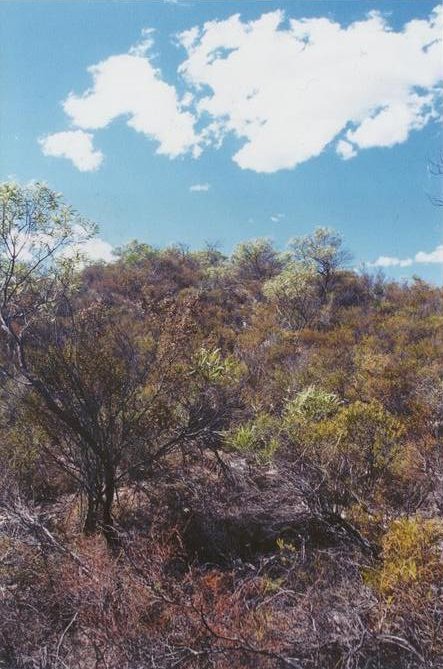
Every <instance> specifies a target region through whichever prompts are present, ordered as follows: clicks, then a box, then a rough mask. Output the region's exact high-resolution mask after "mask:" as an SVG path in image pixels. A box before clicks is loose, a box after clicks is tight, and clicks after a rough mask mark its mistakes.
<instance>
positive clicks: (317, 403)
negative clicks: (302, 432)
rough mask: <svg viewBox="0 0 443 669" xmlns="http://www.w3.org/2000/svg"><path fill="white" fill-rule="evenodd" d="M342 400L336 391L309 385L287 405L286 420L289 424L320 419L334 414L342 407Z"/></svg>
mask: <svg viewBox="0 0 443 669" xmlns="http://www.w3.org/2000/svg"><path fill="white" fill-rule="evenodd" d="M341 404H342V402H341V400H340V399H339V398H338V397H337V395H335V394H334V393H328V392H326V391H325V390H322V389H321V388H315V387H314V386H309V387H308V388H305V390H302V391H301V392H299V393H297V395H296V396H295V398H294V399H293V400H291V401H290V402H288V403H287V404H286V407H285V421H286V423H287V424H288V425H290V424H294V423H299V422H306V421H314V422H317V421H320V420H324V419H325V418H329V417H331V416H333V415H334V414H335V413H337V411H338V410H339V408H340V405H341Z"/></svg>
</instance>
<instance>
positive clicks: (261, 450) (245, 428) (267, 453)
mask: <svg viewBox="0 0 443 669" xmlns="http://www.w3.org/2000/svg"><path fill="white" fill-rule="evenodd" d="M278 437H279V427H278V422H277V420H276V419H275V418H273V417H272V416H270V415H269V414H265V413H262V414H259V415H258V416H257V417H256V418H255V420H253V421H250V422H248V423H245V424H243V425H239V426H237V427H235V428H234V429H233V430H231V431H230V432H228V434H227V435H226V443H227V445H228V446H229V447H230V448H232V449H233V450H235V451H238V452H239V453H242V454H243V455H252V456H253V457H254V458H256V460H257V461H258V462H259V463H261V464H267V463H269V462H271V461H272V459H273V457H274V455H275V453H276V451H277V450H278V448H279V439H278Z"/></svg>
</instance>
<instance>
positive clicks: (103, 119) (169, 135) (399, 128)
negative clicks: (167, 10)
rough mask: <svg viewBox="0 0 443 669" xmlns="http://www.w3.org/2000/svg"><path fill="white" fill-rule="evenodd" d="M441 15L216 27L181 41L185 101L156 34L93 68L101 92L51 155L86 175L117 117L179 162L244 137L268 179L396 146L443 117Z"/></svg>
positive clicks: (74, 100)
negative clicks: (167, 71) (315, 161)
mask: <svg viewBox="0 0 443 669" xmlns="http://www.w3.org/2000/svg"><path fill="white" fill-rule="evenodd" d="M181 4H183V3H181ZM442 17H443V8H442V7H436V9H435V10H434V11H433V12H432V13H431V14H430V15H429V17H428V18H427V19H426V18H425V19H419V20H418V19H417V20H412V21H410V22H409V23H407V24H406V25H405V26H404V28H403V29H401V30H398V31H394V30H393V29H391V28H390V26H389V25H388V23H387V22H386V21H385V19H384V18H383V17H382V16H381V15H380V14H379V13H377V12H371V13H370V14H369V15H367V16H366V17H365V18H364V19H362V20H361V21H356V22H354V23H351V24H350V25H341V24H340V23H338V22H335V21H333V20H332V19H330V18H326V17H323V18H322V17H319V18H309V19H292V18H289V17H288V15H287V14H285V13H284V12H283V11H281V10H277V11H273V12H268V13H265V14H262V15H261V16H260V17H259V18H257V19H256V20H252V21H249V22H247V21H243V20H242V19H241V17H240V15H239V14H236V15H233V16H230V17H229V18H227V19H225V20H213V21H208V22H207V23H205V24H203V25H201V26H193V27H191V28H190V29H188V30H186V31H184V32H183V33H181V34H180V35H179V36H178V43H179V44H180V45H181V47H182V48H184V50H185V53H186V55H185V59H184V60H183V62H182V63H181V65H180V67H179V68H178V77H179V78H180V77H181V80H180V82H179V83H180V86H182V85H183V83H184V84H185V89H186V90H184V91H183V94H179V93H178V89H177V88H176V86H175V85H172V84H170V83H167V82H166V81H165V80H164V78H163V76H162V74H161V72H160V70H159V69H158V68H157V67H155V65H154V64H153V60H154V59H153V56H152V52H151V48H152V45H153V31H152V30H150V29H145V30H143V31H142V35H141V39H140V41H139V42H138V43H137V44H135V45H134V46H132V47H131V48H130V49H129V50H128V52H127V53H123V54H117V55H111V56H110V57H108V58H106V59H105V60H103V61H101V62H99V63H98V64H96V65H93V66H91V67H90V68H89V69H88V71H89V73H90V74H91V76H92V85H91V87H90V88H89V89H87V90H86V91H84V92H83V93H74V92H71V93H70V94H69V95H68V97H67V98H66V99H65V100H64V102H63V109H64V111H65V112H66V115H67V117H68V119H69V121H70V124H71V129H70V130H69V131H68V132H65V133H56V134H54V135H48V136H47V137H46V138H43V139H42V140H41V141H40V143H41V145H42V149H43V152H44V153H45V154H46V155H55V156H65V157H67V158H70V159H71V160H72V161H73V163H74V165H76V166H77V167H78V168H79V169H80V170H84V171H86V170H91V169H97V167H99V166H100V164H101V162H102V160H103V156H102V154H101V152H100V151H97V150H94V149H93V146H92V135H91V134H89V132H87V131H94V130H97V129H101V128H106V127H108V126H109V125H110V124H111V123H112V122H113V121H114V120H116V119H118V118H123V119H124V120H125V121H126V123H127V125H128V126H129V127H130V128H132V129H134V130H136V131H137V132H139V133H141V134H143V135H144V136H146V137H147V138H149V139H151V140H153V141H155V142H156V143H157V153H159V154H163V155H167V156H169V157H170V158H175V157H177V156H181V155H184V154H186V153H191V154H192V155H193V156H194V157H198V156H199V155H200V154H201V152H202V150H203V148H205V147H206V148H209V147H211V148H213V149H217V148H218V147H219V146H220V145H221V144H222V142H223V140H224V138H225V137H226V136H227V135H234V136H235V137H236V138H237V140H238V141H239V142H240V148H239V150H238V151H237V152H236V153H235V154H234V156H233V160H234V161H235V162H236V163H237V164H238V165H239V166H240V167H241V168H242V169H251V170H254V171H256V172H263V173H271V172H276V171H278V170H281V169H291V168H293V167H295V166H296V165H299V164H300V163H303V162H304V161H307V160H309V159H311V158H313V157H315V156H318V155H319V154H321V153H322V152H323V151H324V150H325V149H326V148H327V147H329V146H331V145H333V146H335V150H336V152H337V154H338V155H339V156H340V157H341V158H343V159H345V160H347V159H350V158H353V157H354V156H356V155H357V153H358V152H359V151H360V150H362V149H368V148H371V147H391V146H394V145H395V144H399V143H402V142H404V141H406V140H407V139H408V137H409V135H410V133H411V132H412V131H417V130H420V129H421V128H423V127H424V126H425V125H426V124H427V123H429V122H430V121H431V120H432V119H436V118H437V117H438V115H439V111H440V109H441V101H442V94H441V91H440V90H439V88H438V84H439V82H440V81H441V80H442V78H443V71H442V64H441V34H442ZM197 122H198V124H199V125H198V131H197V130H196V124H197Z"/></svg>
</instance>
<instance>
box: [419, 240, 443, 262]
mask: <svg viewBox="0 0 443 669" xmlns="http://www.w3.org/2000/svg"><path fill="white" fill-rule="evenodd" d="M415 262H424V263H443V244H440V245H439V246H437V247H436V248H435V249H434V250H433V251H431V252H430V253H426V252H425V251H419V252H418V253H416V255H415Z"/></svg>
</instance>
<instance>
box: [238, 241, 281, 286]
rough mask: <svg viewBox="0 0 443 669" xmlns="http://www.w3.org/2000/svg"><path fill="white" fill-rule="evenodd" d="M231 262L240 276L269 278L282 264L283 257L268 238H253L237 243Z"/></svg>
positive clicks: (260, 278)
mask: <svg viewBox="0 0 443 669" xmlns="http://www.w3.org/2000/svg"><path fill="white" fill-rule="evenodd" d="M231 262H232V264H233V266H234V268H235V269H236V270H237V272H238V275H239V277H240V278H242V279H247V280H255V281H263V280H265V279H270V278H271V277H273V276H275V275H276V274H278V272H280V271H281V269H282V268H283V266H284V259H283V258H282V257H281V254H279V253H278V252H277V251H276V250H275V248H274V246H273V244H272V242H271V241H270V240H269V239H253V240H251V241H248V242H242V243H241V244H238V246H236V248H235V249H234V252H233V254H232V257H231Z"/></svg>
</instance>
